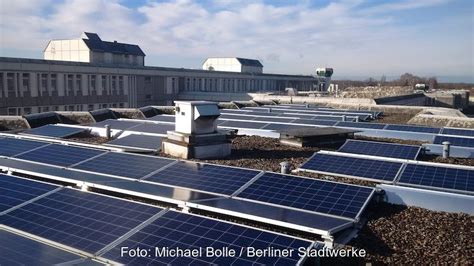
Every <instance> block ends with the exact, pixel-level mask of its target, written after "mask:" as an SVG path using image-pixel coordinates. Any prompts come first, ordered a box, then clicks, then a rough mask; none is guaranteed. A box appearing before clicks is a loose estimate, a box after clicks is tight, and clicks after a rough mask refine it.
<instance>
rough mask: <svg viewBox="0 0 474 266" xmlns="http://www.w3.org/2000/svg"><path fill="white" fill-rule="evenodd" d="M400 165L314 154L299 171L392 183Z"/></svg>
mask: <svg viewBox="0 0 474 266" xmlns="http://www.w3.org/2000/svg"><path fill="white" fill-rule="evenodd" d="M401 167H402V163H398V162H389V161H384V160H374V159H363V158H355V157H349V156H338V155H330V154H323V153H316V154H315V155H314V156H313V157H311V158H310V159H309V160H307V161H306V162H305V163H304V164H303V165H302V166H301V167H300V169H302V170H309V171H314V172H318V173H329V174H335V175H341V176H347V177H356V178H362V179H370V180H376V181H388V182H393V181H394V179H395V178H396V177H397V173H398V172H399V171H400V168H401Z"/></svg>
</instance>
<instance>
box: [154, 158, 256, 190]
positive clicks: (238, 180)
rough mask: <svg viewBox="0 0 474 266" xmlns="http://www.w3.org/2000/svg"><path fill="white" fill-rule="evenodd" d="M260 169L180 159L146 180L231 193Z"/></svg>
mask: <svg viewBox="0 0 474 266" xmlns="http://www.w3.org/2000/svg"><path fill="white" fill-rule="evenodd" d="M258 173H260V172H259V171H253V170H247V169H241V168H234V167H226V166H218V165H211V164H201V163H194V162H185V161H180V162H178V163H176V164H174V165H172V166H170V167H167V168H165V169H164V170H162V171H160V172H158V173H156V174H154V175H152V176H150V177H148V178H146V179H145V180H146V181H152V182H157V183H161V184H168V185H172V186H179V187H185V188H190V189H197V190H201V191H206V192H214V193H219V194H227V195H230V194H232V193H233V192H235V191H236V190H238V189H239V188H240V187H241V186H243V185H244V184H245V183H247V182H248V181H250V180H251V179H252V178H253V177H255V176H256V175H257V174H258Z"/></svg>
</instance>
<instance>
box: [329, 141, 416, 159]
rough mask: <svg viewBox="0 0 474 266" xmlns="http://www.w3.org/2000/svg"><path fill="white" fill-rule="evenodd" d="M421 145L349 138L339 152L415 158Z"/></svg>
mask: <svg viewBox="0 0 474 266" xmlns="http://www.w3.org/2000/svg"><path fill="white" fill-rule="evenodd" d="M420 150H421V147H420V146H413V145H402V144H393V143H384V142H374V141H361V140H347V141H346V143H345V144H344V145H343V146H342V147H341V148H339V150H338V151H339V152H345V153H355V154H366V155H373V156H381V157H389V158H399V159H407V160H408V159H410V160H415V159H416V157H418V154H419V153H420Z"/></svg>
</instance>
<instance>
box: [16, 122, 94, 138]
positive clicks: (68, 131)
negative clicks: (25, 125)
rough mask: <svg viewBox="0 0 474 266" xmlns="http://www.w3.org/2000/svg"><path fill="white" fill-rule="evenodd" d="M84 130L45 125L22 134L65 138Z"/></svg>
mask: <svg viewBox="0 0 474 266" xmlns="http://www.w3.org/2000/svg"><path fill="white" fill-rule="evenodd" d="M84 131H86V129H84V128H75V127H65V126H59V125H45V126H42V127H37V128H33V129H30V130H26V131H23V132H22V134H28V135H36V136H43V137H51V138H65V137H69V136H72V135H76V134H79V133H81V132H84Z"/></svg>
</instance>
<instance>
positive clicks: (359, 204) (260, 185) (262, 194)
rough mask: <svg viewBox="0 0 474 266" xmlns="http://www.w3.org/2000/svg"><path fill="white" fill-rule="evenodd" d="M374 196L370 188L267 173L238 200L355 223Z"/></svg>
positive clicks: (244, 191)
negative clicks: (319, 214) (340, 217)
mask: <svg viewBox="0 0 474 266" xmlns="http://www.w3.org/2000/svg"><path fill="white" fill-rule="evenodd" d="M372 192H373V189H372V188H368V187H362V186H354V185H348V184H343V183H335V182H327V181H322V180H317V179H310V178H301V177H295V176H286V175H280V174H275V173H265V174H264V175H263V176H261V177H260V178H258V179H257V180H256V181H255V182H253V183H252V184H251V185H250V186H248V187H247V188H246V189H245V190H243V191H242V192H241V193H239V194H238V195H237V197H239V198H246V199H252V200H258V201H263V202H268V203H272V204H277V205H280V206H287V207H293V208H298V209H304V210H308V211H314V212H319V213H327V214H332V215H338V216H343V217H347V218H353V219H354V218H356V217H357V215H358V213H359V212H360V211H361V210H362V208H363V207H364V206H365V204H366V202H367V201H368V200H369V198H370V196H371V194H372Z"/></svg>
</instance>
